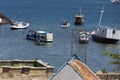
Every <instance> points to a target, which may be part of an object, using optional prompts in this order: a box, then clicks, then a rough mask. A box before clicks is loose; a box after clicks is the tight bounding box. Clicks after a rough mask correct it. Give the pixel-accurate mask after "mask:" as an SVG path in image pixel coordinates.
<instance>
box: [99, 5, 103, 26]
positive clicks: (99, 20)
mask: <svg viewBox="0 0 120 80" xmlns="http://www.w3.org/2000/svg"><path fill="white" fill-rule="evenodd" d="M103 12H104V7H102V10H101V15H100V20H99V24H98V26H99V27H100V26H101V20H102V16H103Z"/></svg>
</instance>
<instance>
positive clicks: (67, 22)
mask: <svg viewBox="0 0 120 80" xmlns="http://www.w3.org/2000/svg"><path fill="white" fill-rule="evenodd" d="M69 26H70V22H69V21H63V22H62V25H61V27H62V28H66V27H69Z"/></svg>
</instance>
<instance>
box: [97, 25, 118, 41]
mask: <svg viewBox="0 0 120 80" xmlns="http://www.w3.org/2000/svg"><path fill="white" fill-rule="evenodd" d="M96 35H98V36H100V37H105V38H111V39H119V40H120V30H118V29H114V28H107V27H99V28H98V29H97V31H96Z"/></svg>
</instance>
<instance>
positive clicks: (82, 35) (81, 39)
mask: <svg viewBox="0 0 120 80" xmlns="http://www.w3.org/2000/svg"><path fill="white" fill-rule="evenodd" d="M89 34H90V33H89V32H87V31H81V32H79V42H80V43H88V41H89V36H88V35H89Z"/></svg>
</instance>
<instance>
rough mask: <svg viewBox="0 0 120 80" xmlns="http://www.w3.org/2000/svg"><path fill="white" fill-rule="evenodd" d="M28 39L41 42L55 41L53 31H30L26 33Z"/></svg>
mask: <svg viewBox="0 0 120 80" xmlns="http://www.w3.org/2000/svg"><path fill="white" fill-rule="evenodd" d="M26 39H29V40H34V41H37V42H39V43H41V42H52V41H53V33H51V32H46V31H33V30H30V31H28V33H27V35H26Z"/></svg>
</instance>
